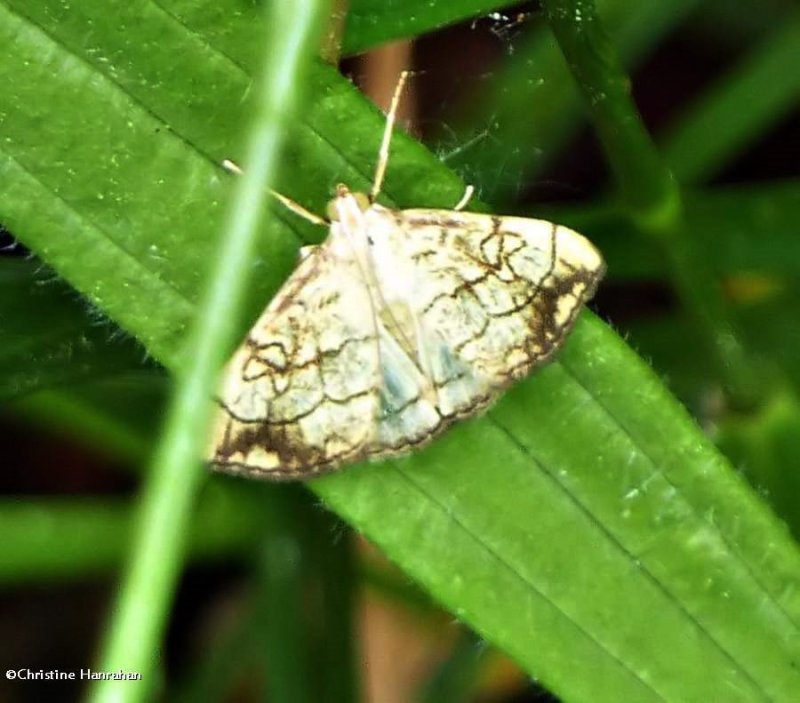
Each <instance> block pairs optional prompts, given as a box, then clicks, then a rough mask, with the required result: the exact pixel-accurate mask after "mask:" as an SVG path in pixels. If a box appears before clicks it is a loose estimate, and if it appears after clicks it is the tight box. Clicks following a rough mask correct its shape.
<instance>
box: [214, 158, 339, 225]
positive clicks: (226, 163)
mask: <svg viewBox="0 0 800 703" xmlns="http://www.w3.org/2000/svg"><path fill="white" fill-rule="evenodd" d="M222 168H224V169H225V170H226V171H228V172H229V173H235V174H236V175H237V176H241V175H242V174H244V171H242V169H241V168H240V166H239V165H238V164H237V163H235V162H233V161H231V160H230V159H223V160H222ZM269 193H270V195H271V196H272V197H273V198H275V199H276V200H277V201H278V202H279V203H280V204H281V205H283V206H284V207H285V208H286V209H287V210H291V211H292V212H293V213H294V214H295V215H299V216H300V217H302V218H303V219H304V220H308V221H309V222H310V223H311V224H312V225H322V226H323V227H327V226H329V225H330V222H328V221H327V220H326V219H324V218H322V217H320V216H319V215H315V214H314V213H313V212H310V211H309V210H306V209H305V208H304V207H303V206H302V205H301V204H300V203H296V202H295V201H294V200H292V199H291V198H287V197H286V196H285V195H281V194H280V193H279V192H278V191H276V190H272V188H270V189H269Z"/></svg>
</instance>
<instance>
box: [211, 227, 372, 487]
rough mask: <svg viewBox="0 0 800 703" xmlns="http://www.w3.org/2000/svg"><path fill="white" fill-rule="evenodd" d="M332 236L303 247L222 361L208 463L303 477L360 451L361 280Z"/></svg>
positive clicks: (365, 382) (366, 369)
mask: <svg viewBox="0 0 800 703" xmlns="http://www.w3.org/2000/svg"><path fill="white" fill-rule="evenodd" d="M330 241H331V240H330V239H329V240H327V241H326V242H325V243H323V244H322V245H320V246H319V247H314V248H313V249H310V250H308V251H307V252H306V254H305V258H303V260H302V261H301V262H300V264H299V265H298V267H297V268H296V269H295V271H294V272H293V274H292V275H291V277H290V278H289V279H288V280H287V281H286V283H285V284H284V285H283V287H282V288H281V289H280V291H279V292H278V294H277V295H276V297H275V298H274V299H273V300H272V302H271V303H270V305H269V306H268V307H267V308H266V310H265V311H264V312H263V313H262V315H261V317H260V318H259V319H258V321H257V322H256V323H255V325H254V326H253V328H252V329H251V330H250V332H249V333H248V336H247V338H246V339H245V341H244V342H243V343H242V345H241V346H240V347H239V348H238V349H237V351H236V352H235V353H234V355H233V357H232V358H231V360H230V362H229V363H228V365H227V366H226V368H225V370H224V375H223V382H222V385H221V392H220V394H219V404H220V410H219V411H218V415H217V420H216V424H215V429H214V435H213V438H212V450H211V457H210V461H211V463H212V464H213V465H214V466H215V468H217V469H219V470H221V471H225V472H229V473H236V474H246V475H250V476H253V477H258V478H267V479H275V480H282V479H293V478H310V477H313V476H314V475H317V474H319V473H322V472H324V471H326V470H330V469H332V468H334V467H336V466H338V465H339V464H342V463H347V462H352V461H356V460H358V459H360V458H362V457H363V456H365V455H366V454H367V450H368V447H369V446H370V444H371V442H372V441H373V439H374V436H375V433H376V418H377V415H378V409H379V402H380V401H379V389H378V387H379V383H380V368H379V357H378V341H377V337H376V334H377V333H376V327H375V321H374V318H373V314H372V306H371V302H370V293H369V290H368V286H367V284H366V283H365V281H364V280H363V276H362V275H361V272H360V270H359V268H358V265H357V263H356V261H355V259H354V258H353V257H350V256H347V255H342V254H341V253H339V249H341V247H339V248H337V250H336V251H334V249H333V247H332V246H331V245H330Z"/></svg>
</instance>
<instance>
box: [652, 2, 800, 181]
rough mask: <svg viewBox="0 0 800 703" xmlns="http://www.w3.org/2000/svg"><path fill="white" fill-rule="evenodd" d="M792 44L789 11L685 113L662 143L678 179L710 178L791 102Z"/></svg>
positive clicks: (796, 23) (797, 83)
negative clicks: (763, 40)
mask: <svg viewBox="0 0 800 703" xmlns="http://www.w3.org/2000/svg"><path fill="white" fill-rule="evenodd" d="M798 47H800V14H795V15H794V16H793V17H791V18H790V19H789V21H788V22H786V23H785V24H784V25H783V26H782V27H781V28H780V29H779V30H777V31H776V32H774V33H773V34H770V36H768V37H767V39H766V41H765V42H763V43H762V44H761V45H760V46H759V47H758V48H756V49H755V50H754V51H752V52H751V53H750V54H748V55H747V56H746V57H745V58H744V60H743V61H742V62H741V63H739V64H738V65H737V66H736V67H735V68H734V69H733V70H732V71H731V72H730V73H729V74H728V75H726V76H725V77H724V78H723V79H722V80H720V81H719V82H718V83H717V84H716V85H715V86H713V87H712V88H711V89H710V90H709V91H707V92H706V93H704V95H703V97H702V98H701V99H700V100H699V101H697V103H695V104H694V105H693V106H692V107H690V108H689V109H688V110H687V111H686V112H685V114H684V115H683V116H682V119H681V120H680V122H679V123H678V124H677V125H676V126H675V127H674V129H673V130H671V132H670V133H669V134H668V135H667V137H666V139H665V140H664V147H663V153H664V158H665V159H666V161H667V162H668V163H669V164H670V166H671V167H672V169H673V171H674V173H675V175H676V176H677V177H678V179H679V180H680V182H681V183H683V184H687V183H698V182H703V181H706V180H708V179H709V178H711V177H712V176H713V175H714V174H715V173H716V172H717V171H718V170H719V169H720V168H721V167H722V166H724V165H725V163H726V162H727V161H728V160H730V158H731V157H733V156H735V155H736V154H738V153H740V152H741V151H742V149H743V147H745V146H746V145H747V144H749V143H750V142H752V141H753V140H754V139H756V138H758V137H759V136H760V135H762V134H763V133H764V132H765V131H766V129H767V128H768V127H769V126H770V125H771V124H774V123H775V122H776V121H777V120H779V119H780V118H781V117H782V116H783V115H784V114H786V113H787V112H788V111H789V110H791V109H792V108H793V107H794V106H795V105H796V104H797V99H798V95H800V49H798Z"/></svg>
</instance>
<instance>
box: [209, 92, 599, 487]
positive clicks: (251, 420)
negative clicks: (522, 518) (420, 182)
mask: <svg viewBox="0 0 800 703" xmlns="http://www.w3.org/2000/svg"><path fill="white" fill-rule="evenodd" d="M403 80H404V76H403V77H401V82H400V84H399V85H398V90H397V91H396V93H395V98H394V99H393V103H392V108H391V109H390V112H389V116H388V118H387V131H386V132H385V134H384V141H383V144H382V146H381V152H380V154H381V157H380V162H379V166H378V169H377V172H376V177H375V185H374V186H373V190H372V194H371V196H370V197H367V196H364V195H361V194H354V193H351V192H350V191H349V190H348V189H347V188H346V187H345V186H339V187H338V189H337V194H336V197H335V198H334V200H333V201H332V202H331V207H330V208H329V209H330V212H331V221H330V223H329V227H330V230H329V234H328V237H327V239H326V240H325V241H324V242H323V243H322V244H321V245H319V246H316V247H311V248H309V249H308V250H307V251H306V252H305V254H304V257H303V259H302V260H301V262H300V264H299V265H298V267H297V268H296V269H295V271H294V273H293V274H292V275H291V276H290V278H289V279H288V280H287V281H286V283H285V284H284V285H283V287H282V288H281V289H280V291H279V292H278V294H277V295H276V296H275V298H274V299H273V300H272V302H271V303H270V304H269V306H268V307H267V308H266V310H265V311H264V312H263V313H262V315H261V317H260V318H259V319H258V321H257V322H256V323H255V325H254V326H253V328H252V329H251V330H250V332H249V333H248V335H247V337H246V339H245V341H244V342H243V343H242V345H241V346H240V347H239V349H238V350H237V351H236V352H235V354H234V355H233V358H232V359H231V360H230V362H229V363H228V365H227V367H226V369H225V371H224V378H223V383H222V387H221V390H220V393H219V398H218V402H219V405H220V410H219V412H218V413H217V418H216V423H215V427H214V433H213V437H212V443H211V455H210V460H211V462H212V464H213V465H214V466H215V467H216V468H218V469H220V470H222V471H226V472H230V473H237V474H244V475H248V476H254V477H258V478H266V479H275V480H284V479H293V478H311V477H314V476H317V475H319V474H321V473H323V472H326V471H330V470H332V469H334V468H336V467H339V466H342V465H344V464H347V463H351V462H355V461H358V460H361V459H365V458H377V457H386V456H393V455H396V454H400V453H403V452H406V451H408V450H410V449H413V448H414V447H417V446H419V445H421V444H424V443H425V442H427V441H428V440H430V439H432V438H433V437H435V436H437V435H439V434H440V433H441V432H442V431H443V430H444V429H445V428H447V427H448V426H449V425H450V424H452V423H453V422H454V421H456V420H458V419H459V418H463V417H468V416H470V415H474V414H475V413H476V412H478V411H479V410H480V409H482V408H484V407H486V406H487V405H488V404H489V403H491V402H492V401H493V400H494V399H495V398H496V397H497V396H498V395H499V394H500V392H501V391H502V390H503V389H504V388H506V387H507V386H508V385H509V384H510V383H512V382H514V381H515V380H517V379H519V378H522V377H523V376H525V375H526V374H527V373H529V372H530V371H531V370H532V369H534V368H536V367H537V366H540V365H541V364H543V363H545V362H547V361H548V360H549V359H550V358H551V357H552V356H553V354H554V353H555V352H556V351H557V350H558V349H559V348H560V347H561V346H562V344H563V342H564V339H565V338H566V336H567V334H568V332H569V330H570V329H571V327H572V324H573V322H574V321H575V318H576V316H577V314H578V312H579V311H580V309H581V308H582V306H583V304H584V303H585V302H586V301H587V300H588V299H589V298H590V297H591V296H592V294H593V293H594V290H595V288H596V286H597V283H598V281H599V280H600V278H601V277H602V275H603V272H604V264H603V260H602V258H601V256H600V254H599V253H598V251H597V250H596V249H595V247H594V246H593V245H592V244H591V243H590V242H589V241H588V240H586V239H585V238H584V237H583V236H581V235H580V234H578V233H577V232H574V231H572V230H570V229H567V228H566V227H562V226H559V225H555V224H552V223H550V222H546V221H543V220H533V219H525V218H520V217H498V216H492V215H481V214H474V213H468V212H461V211H460V210H459V209H455V210H425V209H419V210H391V209H388V208H385V207H383V206H381V205H379V204H377V203H376V202H375V198H376V197H377V194H378V192H379V190H380V183H381V181H382V178H383V173H384V171H385V160H386V158H387V155H388V143H389V142H388V139H389V135H390V134H391V126H392V123H393V120H394V114H393V113H394V110H396V104H397V99H398V98H399V91H400V89H401V88H402V82H403ZM284 200H285V199H284ZM282 202H283V200H282ZM462 204H463V203H462ZM291 207H292V209H293V210H294V211H295V212H297V213H299V214H301V215H304V213H305V210H304V209H303V208H302V207H301V206H299V205H296V204H294V203H292V204H291ZM304 216H305V215H304ZM308 217H309V219H311V218H314V221H316V222H319V221H321V218H318V217H316V216H314V215H310V214H309V215H308Z"/></svg>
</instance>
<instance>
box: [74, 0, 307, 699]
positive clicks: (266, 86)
mask: <svg viewBox="0 0 800 703" xmlns="http://www.w3.org/2000/svg"><path fill="white" fill-rule="evenodd" d="M321 5H322V2H321V0H301V1H300V2H298V3H293V4H292V5H291V6H289V5H287V4H285V3H281V2H273V3H272V4H271V6H270V8H271V10H270V11H271V16H270V17H269V21H268V22H267V23H266V26H267V28H268V29H267V34H266V36H265V45H266V46H267V47H268V49H267V50H266V51H265V65H264V69H263V72H262V77H261V83H260V85H259V86H258V88H259V94H258V97H257V100H256V103H255V105H254V107H255V115H254V117H255V119H254V122H253V128H252V130H251V134H250V141H249V144H248V149H247V159H246V161H245V166H246V172H245V175H244V176H243V177H242V179H241V181H239V182H238V183H237V188H236V191H235V194H234V198H233V202H232V207H231V209H230V213H229V218H228V221H227V223H226V227H225V230H224V236H223V237H222V239H221V242H220V256H219V258H218V260H217V264H216V266H215V267H214V270H213V272H212V275H211V279H210V285H209V286H208V288H207V290H206V291H205V293H204V294H203V296H202V299H201V302H200V305H199V310H198V315H197V317H196V318H195V322H194V325H193V329H192V333H191V335H190V337H189V343H188V345H187V347H186V349H185V350H184V351H185V354H184V360H185V366H184V371H183V373H181V374H179V377H178V384H177V388H176V390H175V395H174V396H173V399H172V401H171V405H170V409H169V413H168V417H167V421H166V425H165V429H164V433H163V436H162V438H161V440H160V442H159V445H158V447H157V449H156V453H155V457H154V459H153V461H152V464H151V467H150V472H149V475H148V479H147V481H146V483H145V486H144V489H143V492H142V496H141V501H142V502H141V508H140V513H139V519H138V526H137V529H136V533H135V535H134V546H133V554H132V560H131V563H130V565H129V568H128V570H127V572H126V574H125V577H124V580H123V583H122V587H121V591H120V594H119V596H118V600H117V602H116V604H115V606H114V609H113V617H112V621H111V626H110V629H109V631H108V636H107V640H106V642H105V646H104V648H103V651H102V656H101V658H100V664H99V669H100V670H102V671H115V670H118V669H123V670H126V671H136V672H139V673H140V674H141V676H142V680H143V682H144V684H143V685H139V686H132V685H131V684H130V682H128V681H113V680H101V681H98V682H97V683H96V684H95V686H94V687H93V688H92V690H91V691H90V699H91V700H93V701H95V702H96V703H101V702H106V701H139V700H145V699H147V698H149V697H150V695H151V694H152V689H151V686H152V683H151V682H152V680H153V674H154V672H155V670H156V665H157V652H158V642H159V640H160V637H161V633H162V631H163V628H164V624H165V621H166V617H167V612H168V609H169V605H170V603H171V600H172V595H173V592H174V589H175V584H176V582H177V579H178V575H179V572H180V565H181V560H182V556H183V552H184V542H185V538H186V532H187V527H188V524H189V520H190V516H191V512H192V507H193V505H194V502H195V498H196V494H197V492H198V489H199V488H200V485H201V483H202V478H203V476H204V474H203V473H202V472H201V468H200V457H199V455H200V451H201V450H200V447H201V445H202V443H203V439H204V437H205V435H206V430H207V427H208V423H209V419H210V413H211V404H210V403H209V402H208V398H209V397H210V396H211V395H212V392H213V385H214V378H215V375H216V372H217V369H219V368H220V367H221V366H222V363H223V362H224V360H225V356H226V354H227V352H228V350H229V348H230V344H231V341H232V340H233V337H234V335H235V333H236V332H237V330H236V328H235V324H234V321H235V320H236V319H237V318H236V311H237V310H239V309H241V306H242V302H243V300H244V294H245V291H246V284H247V280H246V276H245V275H244V272H245V271H246V270H247V264H248V262H249V260H250V256H251V252H252V250H253V247H254V242H255V235H256V231H257V227H258V224H259V221H260V218H261V216H262V214H263V211H264V207H265V205H264V200H265V198H264V193H265V191H266V189H267V188H268V186H269V184H270V182H271V181H272V180H273V178H274V174H275V171H276V167H277V163H278V155H279V152H280V147H281V145H282V142H283V135H284V132H285V129H284V125H285V124H286V122H287V119H288V117H289V115H290V113H291V108H292V107H293V106H294V104H295V102H296V99H297V93H298V86H299V85H300V84H301V80H300V75H301V73H302V68H303V65H304V64H305V62H306V61H307V60H308V57H310V56H311V55H313V53H314V47H315V46H316V42H317V39H318V30H319V22H318V18H319V17H321V15H322V13H321V12H320V9H321Z"/></svg>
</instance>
